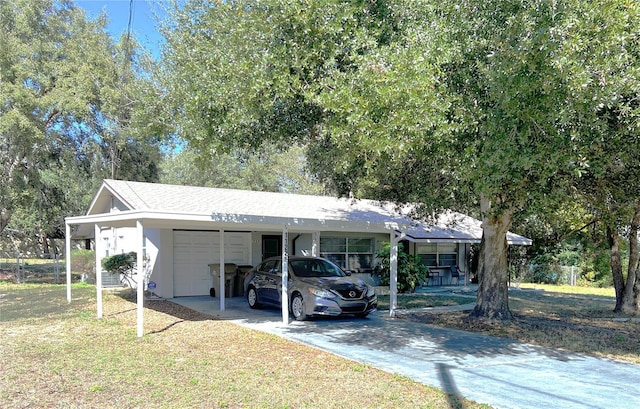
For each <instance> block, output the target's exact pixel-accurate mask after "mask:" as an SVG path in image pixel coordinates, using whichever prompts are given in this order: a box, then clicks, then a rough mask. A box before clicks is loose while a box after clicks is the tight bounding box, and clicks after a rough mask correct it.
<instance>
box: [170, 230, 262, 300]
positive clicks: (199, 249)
mask: <svg viewBox="0 0 640 409" xmlns="http://www.w3.org/2000/svg"><path fill="white" fill-rule="evenodd" d="M250 246H251V233H231V232H229V233H225V235H224V247H225V251H224V261H225V263H236V264H239V265H242V264H249V261H250V257H251V248H250ZM219 262H220V233H219V232H217V231H185V230H176V231H174V232H173V272H174V273H173V277H174V287H173V293H174V297H185V296H193V295H208V294H209V289H210V288H211V286H212V284H213V278H212V277H211V274H210V273H209V264H214V263H219ZM216 287H217V284H216Z"/></svg>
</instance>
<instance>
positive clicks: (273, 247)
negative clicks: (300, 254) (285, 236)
mask: <svg viewBox="0 0 640 409" xmlns="http://www.w3.org/2000/svg"><path fill="white" fill-rule="evenodd" d="M281 255H282V236H262V259H263V260H265V259H268V258H269V257H274V256H281Z"/></svg>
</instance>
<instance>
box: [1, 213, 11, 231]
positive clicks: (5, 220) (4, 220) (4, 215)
mask: <svg viewBox="0 0 640 409" xmlns="http://www.w3.org/2000/svg"><path fill="white" fill-rule="evenodd" d="M10 215H11V213H10V212H9V210H7V209H0V233H2V232H3V231H4V228H5V227H7V225H8V224H9V219H10V218H11V216H10Z"/></svg>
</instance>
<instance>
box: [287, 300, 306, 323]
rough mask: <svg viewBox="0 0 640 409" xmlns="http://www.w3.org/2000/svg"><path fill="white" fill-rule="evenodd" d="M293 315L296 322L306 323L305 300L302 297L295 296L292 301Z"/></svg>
mask: <svg viewBox="0 0 640 409" xmlns="http://www.w3.org/2000/svg"><path fill="white" fill-rule="evenodd" d="M291 313H292V314H293V318H295V319H296V321H304V320H306V319H307V314H306V313H305V312H304V300H303V299H302V295H300V294H295V295H294V296H293V299H292V300H291Z"/></svg>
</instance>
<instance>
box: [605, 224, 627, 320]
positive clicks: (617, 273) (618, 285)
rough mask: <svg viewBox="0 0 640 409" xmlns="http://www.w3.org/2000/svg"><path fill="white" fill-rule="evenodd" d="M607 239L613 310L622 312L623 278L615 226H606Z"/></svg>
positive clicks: (618, 239) (618, 237) (618, 236)
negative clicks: (611, 276) (613, 296)
mask: <svg viewBox="0 0 640 409" xmlns="http://www.w3.org/2000/svg"><path fill="white" fill-rule="evenodd" d="M607 239H608V240H609V254H610V255H609V260H610V264H611V274H612V275H613V288H614V289H615V291H616V306H615V308H614V309H613V311H614V312H622V297H623V294H624V280H623V277H622V259H621V258H620V235H619V234H618V230H617V229H616V228H615V227H612V226H607Z"/></svg>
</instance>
